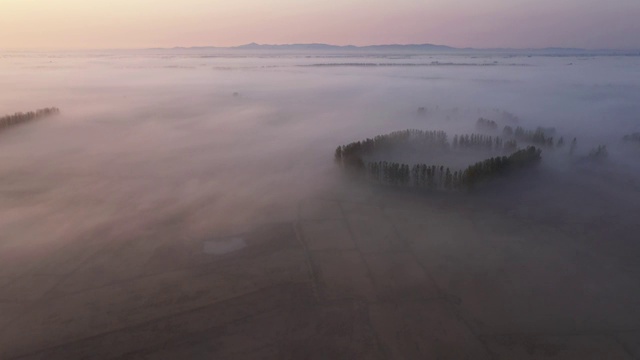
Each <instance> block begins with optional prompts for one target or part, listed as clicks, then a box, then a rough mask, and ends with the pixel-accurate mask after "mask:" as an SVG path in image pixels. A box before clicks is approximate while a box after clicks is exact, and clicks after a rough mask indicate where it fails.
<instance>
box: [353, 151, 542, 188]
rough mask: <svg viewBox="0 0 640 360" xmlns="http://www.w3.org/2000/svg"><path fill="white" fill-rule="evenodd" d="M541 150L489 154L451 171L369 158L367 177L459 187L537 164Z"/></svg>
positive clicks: (422, 185)
mask: <svg viewBox="0 0 640 360" xmlns="http://www.w3.org/2000/svg"><path fill="white" fill-rule="evenodd" d="M541 153H542V150H540V149H538V148H536V147H534V146H529V147H527V148H526V149H522V150H518V151H516V152H514V153H513V154H511V155H510V156H498V157H492V158H489V159H486V160H483V161H480V162H477V163H475V164H473V165H470V166H468V167H467V168H466V169H465V170H459V171H456V170H454V171H451V168H449V167H445V166H444V165H427V164H414V165H409V164H403V163H397V162H388V161H378V162H370V163H368V164H367V165H366V168H365V170H366V177H367V179H369V180H373V181H375V182H377V183H380V184H384V185H395V186H404V187H417V188H428V189H432V190H462V189H470V188H473V187H474V186H476V185H477V184H479V183H482V182H484V181H488V180H491V179H493V178H496V177H498V176H502V175H505V174H507V173H508V172H510V171H511V170H514V169H519V168H524V167H528V166H531V165H533V164H536V163H538V162H539V161H540V160H541V159H542V157H541Z"/></svg>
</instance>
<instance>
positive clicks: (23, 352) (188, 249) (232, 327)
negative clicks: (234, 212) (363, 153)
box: [0, 192, 640, 359]
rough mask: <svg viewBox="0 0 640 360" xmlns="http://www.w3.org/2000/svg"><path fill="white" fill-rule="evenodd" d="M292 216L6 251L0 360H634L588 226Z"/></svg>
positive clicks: (420, 208)
mask: <svg viewBox="0 0 640 360" xmlns="http://www.w3.org/2000/svg"><path fill="white" fill-rule="evenodd" d="M291 206H292V212H293V211H295V212H296V213H297V216H296V219H295V220H294V221H285V222H275V223H263V224H260V225H255V226H253V227H252V228H251V229H250V230H248V231H246V232H241V233H229V234H222V235H224V236H220V237H212V238H209V239H206V240H202V239H198V240H194V239H184V238H180V236H179V233H178V232H172V231H170V230H167V229H161V230H158V231H157V232H156V233H154V232H149V233H142V234H138V235H136V236H133V237H132V236H124V237H122V238H121V240H120V241H109V242H106V241H101V234H99V233H98V234H95V233H94V234H92V236H87V238H86V240H85V241H83V242H81V243H73V244H67V245H66V246H64V247H61V248H58V249H53V250H52V249H48V251H42V255H41V256H39V257H38V255H37V249H38V246H39V245H38V243H37V241H38V240H37V239H34V241H33V243H25V242H21V243H10V242H9V241H5V243H3V244H2V246H3V248H4V249H5V251H4V254H5V257H6V260H7V261H3V262H0V327H1V331H2V332H1V335H0V358H2V359H81V358H86V359H115V358H125V359H640V347H639V346H638V345H637V344H639V343H640V312H638V311H637V310H638V308H640V267H637V266H636V265H634V264H635V263H636V261H635V260H636V259H637V258H636V257H635V256H634V255H633V254H637V251H635V250H634V248H633V246H632V245H630V244H629V243H627V242H624V241H623V240H620V241H616V239H615V238H613V237H609V238H608V237H607V235H606V234H603V233H601V232H600V233H599V232H596V231H594V230H592V229H591V228H590V224H586V223H581V222H577V223H574V222H562V221H559V222H558V223H557V224H547V225H544V226H543V225H540V223H538V222H536V221H534V220H530V221H529V220H526V219H527V218H531V217H518V216H517V214H512V213H511V214H510V213H504V212H488V211H487V210H486V209H482V208H478V207H473V206H468V207H464V206H459V205H452V204H450V203H448V202H447V201H444V200H439V201H425V200H424V199H421V198H419V197H416V196H414V195H411V194H404V195H403V194H396V195H393V196H392V197H389V196H388V195H375V196H374V195H372V194H371V193H366V192H363V193H360V194H358V193H355V194H352V195H350V196H346V197H345V196H326V197H321V198H313V199H304V200H301V201H300V202H299V203H297V204H292V205H291ZM620 226H627V227H628V226H631V227H633V226H636V231H637V230H638V229H637V225H634V224H626V225H624V224H621V225H620ZM625 229H626V230H625V231H631V230H630V229H629V228H625ZM617 230H620V229H617ZM105 231H106V230H105ZM611 231H612V232H615V231H616V229H611ZM229 236H232V238H229ZM229 239H231V240H229ZM225 241H227V242H229V243H228V244H226V245H225V244H224V242H225ZM604 241H607V243H608V244H607V247H606V248H607V251H602V249H603V248H604V247H603V246H602V242H604ZM216 242H220V244H221V246H220V247H219V248H216V244H215V243H216ZM229 244H232V245H229ZM28 249H31V250H33V251H36V255H32V257H31V258H29V261H21V259H20V258H15V256H14V257H13V258H12V260H9V259H10V258H9V257H8V256H9V255H10V254H14V255H16V256H18V255H20V254H21V253H24V252H25V251H26V250H28ZM204 249H208V250H212V249H213V251H204ZM218 250H219V251H218ZM225 251H229V252H227V253H224V252H225ZM7 254H9V255H7ZM34 256H35V258H34Z"/></svg>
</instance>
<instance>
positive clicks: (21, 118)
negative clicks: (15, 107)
mask: <svg viewBox="0 0 640 360" xmlns="http://www.w3.org/2000/svg"><path fill="white" fill-rule="evenodd" d="M59 113H60V109H58V108H57V107H49V108H44V109H38V110H36V111H29V112H26V113H23V112H17V113H15V114H13V115H5V116H3V117H0V130H3V129H6V128H8V127H10V126H14V125H18V124H22V123H25V122H28V121H31V120H36V119H40V118H43V117H47V116H52V115H57V114H59Z"/></svg>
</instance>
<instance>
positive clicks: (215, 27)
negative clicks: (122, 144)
mask: <svg viewBox="0 0 640 360" xmlns="http://www.w3.org/2000/svg"><path fill="white" fill-rule="evenodd" d="M637 19H640V0H609V1H602V0H180V1H177V0H0V49H54V48H61V49H85V48H86V49H104V48H146V47H173V46H235V45H242V44H246V43H251V42H256V43H262V44H287V43H314V42H318V43H330V44H336V45H348V44H351V45H372V44H391V43H394V44H396V43H397V44H410V43H431V44H442V45H449V46H455V47H476V48H492V47H513V48H541V47H580V48H590V49H594V48H606V49H640V21H638V20H637Z"/></svg>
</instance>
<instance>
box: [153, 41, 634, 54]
mask: <svg viewBox="0 0 640 360" xmlns="http://www.w3.org/2000/svg"><path fill="white" fill-rule="evenodd" d="M146 50H165V51H166V50H183V51H225V50H241V51H282V52H336V53H339V52H342V53H344V52H347V53H353V52H370V53H373V52H376V53H398V52H404V53H423V52H434V53H516V54H522V53H530V54H556V55H580V54H628V55H640V50H607V49H600V50H589V49H578V48H557V47H549V48H540V49H510V48H490V49H475V48H455V47H451V46H446V45H434V44H390V45H367V46H355V45H344V46H341V45H330V44H318V43H313V44H282V45H270V44H256V43H250V44H246V45H240V46H233V47H215V46H199V47H174V48H153V49H146Z"/></svg>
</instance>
